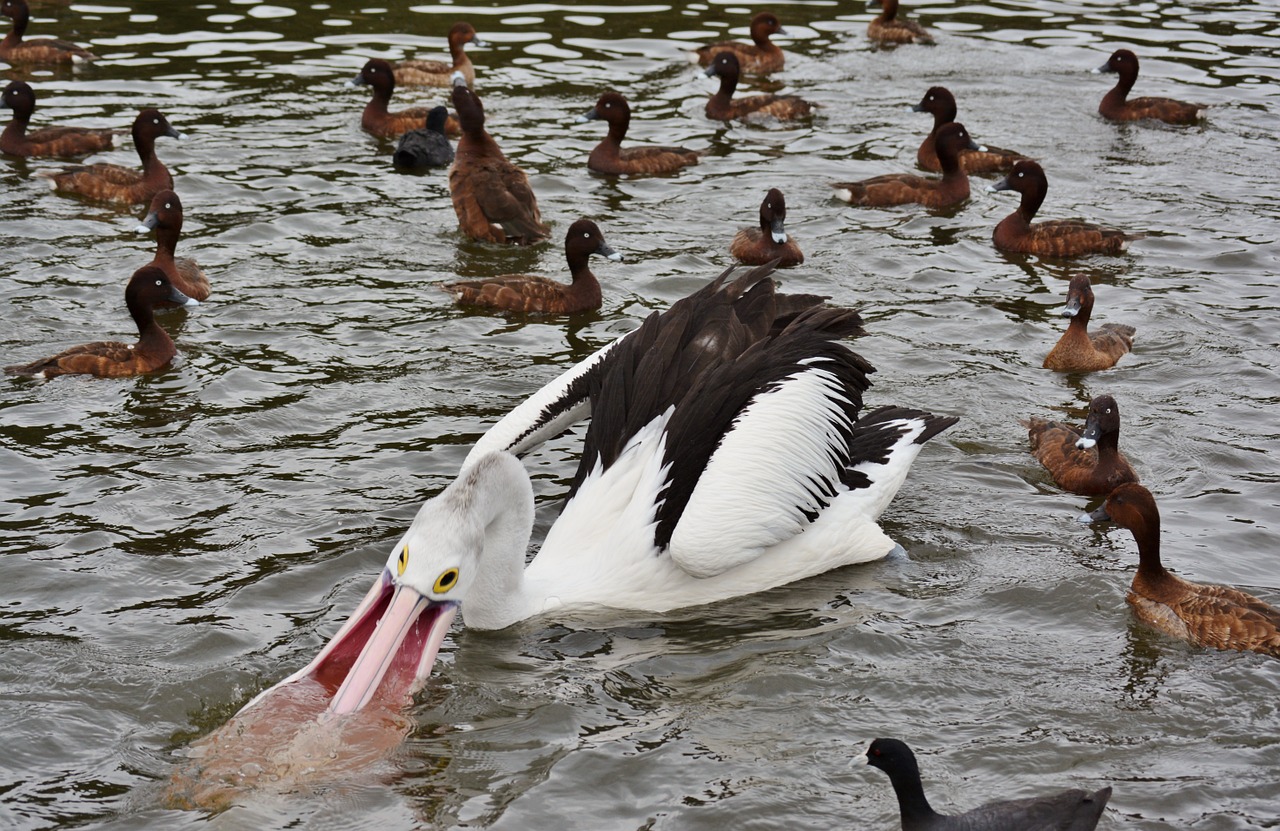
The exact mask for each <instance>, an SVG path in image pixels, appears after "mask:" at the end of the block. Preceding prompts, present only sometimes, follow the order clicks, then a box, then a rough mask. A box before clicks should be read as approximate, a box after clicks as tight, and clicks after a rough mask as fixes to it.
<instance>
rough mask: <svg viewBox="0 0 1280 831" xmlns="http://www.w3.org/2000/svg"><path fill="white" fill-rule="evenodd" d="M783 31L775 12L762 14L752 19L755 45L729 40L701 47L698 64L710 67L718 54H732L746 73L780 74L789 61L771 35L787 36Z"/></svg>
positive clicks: (752, 42)
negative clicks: (778, 72)
mask: <svg viewBox="0 0 1280 831" xmlns="http://www.w3.org/2000/svg"><path fill="white" fill-rule="evenodd" d="M786 34H787V33H786V32H784V31H782V23H780V22H779V21H778V16H777V15H776V14H774V13H773V12H760V13H759V14H757V15H756V16H755V17H753V18H751V43H741V42H739V41H736V40H726V41H721V42H720V43H709V44H707V45H706V46H699V47H698V49H697V51H696V53H695V54H696V55H697V57H698V63H699V64H701V65H702V66H706V65H707V64H709V63H711V60H712V58H714V57H715V56H716V53H718V52H726V51H727V52H732V53H733V54H734V55H735V56H736V57H737V58H738V66H739V67H740V68H741V70H742V71H743V72H754V73H756V74H758V75H764V74H767V73H769V72H777V71H779V70H781V69H782V65H783V64H784V63H785V62H786V55H785V53H783V51H782V50H781V49H779V48H778V44H776V43H774V42H773V41H771V40H769V37H770V36H771V35H783V36H784V37H785V36H786Z"/></svg>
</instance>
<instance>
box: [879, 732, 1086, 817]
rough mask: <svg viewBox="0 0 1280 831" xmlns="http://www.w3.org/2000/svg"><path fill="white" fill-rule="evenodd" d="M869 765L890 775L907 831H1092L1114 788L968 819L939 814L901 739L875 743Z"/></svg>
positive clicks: (997, 806)
mask: <svg viewBox="0 0 1280 831" xmlns="http://www.w3.org/2000/svg"><path fill="white" fill-rule="evenodd" d="M867 764H869V765H871V766H872V767H877V768H880V769H881V770H883V771H884V772H885V773H887V774H889V781H890V782H892V783H893V791H894V793H895V794H896V795H897V797H898V811H899V814H900V816H901V818H902V831H1091V829H1094V828H1097V827H1098V821H1099V820H1100V819H1101V818H1102V812H1103V811H1104V810H1105V809H1106V807H1107V801H1108V800H1109V799H1111V788H1109V787H1107V788H1100V789H1098V790H1096V791H1094V792H1092V793H1089V792H1088V791H1083V790H1080V789H1079V788H1072V789H1071V790H1067V791H1062V792H1060V793H1056V794H1047V795H1045V796H1033V797H1030V798H1028V799H1009V800H1003V801H996V802H987V803H985V804H983V805H979V806H978V807H977V808H974V809H972V810H970V811H966V812H965V813H963V814H955V815H946V814H939V813H938V812H936V811H934V810H933V808H932V807H931V806H930V805H929V800H928V799H927V798H925V795H924V783H923V782H921V780H920V767H919V765H918V764H917V763H916V756H915V754H914V753H912V752H911V748H909V747H907V745H906V744H905V743H904V742H901V741H899V740H898V739H876V740H875V741H873V742H872V743H871V746H870V747H869V748H867Z"/></svg>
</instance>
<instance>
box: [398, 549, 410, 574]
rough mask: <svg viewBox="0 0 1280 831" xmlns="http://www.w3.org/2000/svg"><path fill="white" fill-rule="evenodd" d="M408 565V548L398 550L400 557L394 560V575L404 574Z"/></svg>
mask: <svg viewBox="0 0 1280 831" xmlns="http://www.w3.org/2000/svg"><path fill="white" fill-rule="evenodd" d="M407 565H409V546H407V545H406V546H405V547H404V548H402V549H400V557H399V559H397V560H396V574H404V569H405V566H407Z"/></svg>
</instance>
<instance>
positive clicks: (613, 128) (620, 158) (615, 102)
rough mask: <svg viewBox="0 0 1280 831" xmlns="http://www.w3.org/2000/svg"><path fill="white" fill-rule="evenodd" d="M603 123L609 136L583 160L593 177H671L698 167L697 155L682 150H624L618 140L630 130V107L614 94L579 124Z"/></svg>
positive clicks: (620, 141)
mask: <svg viewBox="0 0 1280 831" xmlns="http://www.w3.org/2000/svg"><path fill="white" fill-rule="evenodd" d="M594 119H603V120H604V121H606V122H608V124H609V134H608V135H607V136H605V138H604V140H603V141H601V142H600V143H599V144H597V145H596V147H595V149H594V150H592V151H591V155H590V156H588V157H587V167H588V168H589V169H591V170H594V171H595V172H596V173H606V174H611V175H613V174H629V173H631V174H634V173H675V172H676V171H678V170H680V169H681V168H684V167H687V166H689V165H691V164H697V163H698V154H697V153H696V152H695V151H693V150H689V149H688V148H685V147H652V146H651V147H627V148H623V146H622V140H623V139H624V138H626V136H627V128H628V127H629V126H631V105H630V104H628V103H627V99H626V98H623V97H622V95H620V94H619V93H616V92H606V93H605V94H604V95H601V96H600V99H599V100H598V101H596V105H595V106H594V107H592V108H591V109H590V110H587V112H586V114H584V115H582V116H579V118H578V120H579V121H592V120H594Z"/></svg>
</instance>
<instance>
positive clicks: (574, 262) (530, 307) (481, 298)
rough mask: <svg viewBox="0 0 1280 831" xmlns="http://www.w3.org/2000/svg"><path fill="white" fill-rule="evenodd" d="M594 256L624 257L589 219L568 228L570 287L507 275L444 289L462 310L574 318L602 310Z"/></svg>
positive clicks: (566, 245) (448, 285)
mask: <svg viewBox="0 0 1280 831" xmlns="http://www.w3.org/2000/svg"><path fill="white" fill-rule="evenodd" d="M592 255H596V256H600V257H605V258H607V259H610V260H613V261H614V262H617V261H618V260H621V259H622V255H621V254H619V253H618V252H616V251H614V250H613V249H612V248H610V247H609V246H608V245H607V244H606V243H605V241H604V235H603V234H601V233H600V228H599V227H598V226H597V225H596V224H595V223H594V222H592V221H591V220H589V219H579V220H578V221H577V222H575V223H573V224H572V225H570V226H569V232H568V233H567V234H565V237H564V256H565V259H566V260H567V261H568V262H569V274H570V276H571V277H572V278H573V282H572V283H571V284H570V285H565V284H564V283H560V282H557V281H555V280H551V279H548V278H546V277H539V276H537V275H534V274H505V275H503V276H501V277H490V278H488V279H482V280H459V281H457V282H454V283H445V284H444V285H443V286H441V288H442V289H444V290H445V291H447V292H449V293H450V294H452V295H453V299H454V300H455V301H456V302H457V303H458V304H459V305H461V306H482V307H484V308H489V309H502V310H504V311H510V312H541V313H550V314H575V313H577V312H586V311H593V310H595V309H598V308H600V303H601V300H602V298H601V295H600V282H599V281H598V280H596V275H594V274H592V273H591V265H590V260H591V257H592Z"/></svg>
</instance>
